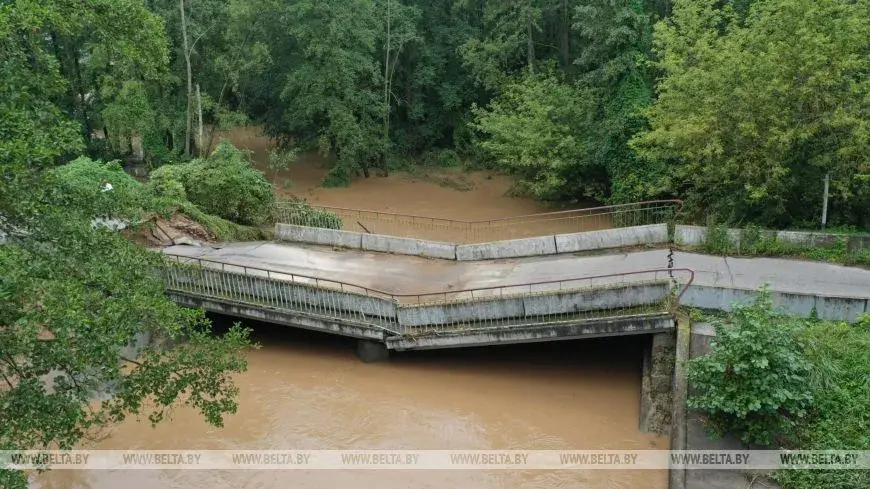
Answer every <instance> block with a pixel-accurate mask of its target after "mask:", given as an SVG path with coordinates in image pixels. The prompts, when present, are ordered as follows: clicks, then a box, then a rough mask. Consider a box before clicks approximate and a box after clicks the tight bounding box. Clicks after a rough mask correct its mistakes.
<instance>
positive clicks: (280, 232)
mask: <svg viewBox="0 0 870 489" xmlns="http://www.w3.org/2000/svg"><path fill="white" fill-rule="evenodd" d="M702 229H703V228H702ZM275 237H276V239H278V240H279V241H290V242H294V243H308V244H315V245H325V246H340V247H344V248H353V249H358V250H365V251H375V252H383V253H396V254H400V255H411V256H422V257H428V258H441V259H445V260H460V261H476V260H496V259H502V258H520V257H524V256H542V255H555V254H557V253H573V252H577V251H591V250H600V249H608V248H623V247H629V246H642V245H648V244H663V243H667V242H668V227H667V224H651V225H648V226H634V227H626V228H618V229H606V230H602V231H587V232H583V233H572V234H560V235H556V236H539V237H536V238H525V239H512V240H506V241H494V242H490V243H477V244H467V245H457V244H453V243H445V242H439V241H426V240H421V239H413V238H401V237H398V236H386V235H381V234H366V233H358V232H355V231H339V230H335V229H323V228H312V227H307V226H296V225H292V224H276V225H275Z"/></svg>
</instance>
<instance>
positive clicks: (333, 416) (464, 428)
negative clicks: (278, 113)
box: [33, 318, 668, 489]
mask: <svg viewBox="0 0 870 489" xmlns="http://www.w3.org/2000/svg"><path fill="white" fill-rule="evenodd" d="M226 320H227V319H226V318H218V321H219V322H225V321H226ZM248 326H251V327H253V328H254V331H255V339H256V341H258V342H259V343H260V344H261V345H262V348H261V349H259V350H252V351H250V352H249V353H248V359H249V369H248V371H247V372H245V373H244V374H241V375H238V376H237V377H236V382H237V383H238V386H239V387H240V389H241V393H240V395H239V411H238V413H237V414H236V415H234V416H230V417H228V418H227V419H226V425H225V427H224V428H220V429H218V428H214V427H211V426H209V425H208V424H206V423H205V422H204V421H203V420H202V419H201V418H200V416H199V415H198V413H196V412H194V411H192V410H188V409H183V408H180V409H176V410H175V411H174V412H173V415H172V417H171V419H170V420H168V421H165V422H163V423H162V424H160V425H158V426H157V427H156V428H152V427H151V425H150V424H149V423H148V422H147V421H146V420H144V419H140V420H132V419H131V420H128V421H126V422H124V423H122V424H121V425H119V426H116V427H113V428H112V429H110V431H109V432H108V433H107V437H105V438H104V439H102V440H101V441H98V442H92V443H86V444H84V445H83V446H82V448H91V449H128V450H147V449H155V450H161V449H162V450H180V449H224V450H225V449H250V450H268V449H281V450H296V449H303V450H305V449H307V450H317V449H423V450H425V449H440V450H444V449H473V450H477V449H505V450H506V449H515V450H533V449H566V450H596V449H609V450H619V449H626V450H631V449H640V450H643V449H667V448H668V440H667V438H666V437H663V436H657V435H651V434H645V433H641V432H640V431H639V430H638V428H637V425H638V411H639V398H640V378H641V359H642V349H643V346H644V344H645V342H646V341H648V337H642V336H641V337H622V338H610V339H599V340H581V341H566V342H557V343H539V344H530V345H514V346H504V347H497V348H492V347H491V348H470V349H456V350H441V351H430V352H413V353H411V352H409V353H404V354H394V356H393V357H392V358H391V359H390V361H389V362H387V363H382V364H364V363H362V362H360V361H359V360H358V359H357V358H356V357H355V355H354V353H353V342H352V341H350V340H345V339H341V338H337V337H333V336H327V335H321V334H318V333H309V332H304V331H298V330H292V329H289V328H285V327H282V326H276V325H270V324H264V323H248ZM33 487H36V488H41V489H72V488H87V489H115V488H123V489H161V488H173V489H176V488H178V489H181V488H184V489H218V488H257V489H267V488H268V489H272V488H274V489H283V488H289V487H293V488H312V489H321V488H329V489H331V488H336V489H339V488H354V489H368V488H371V489H405V488H415V489H416V488H432V489H435V488H438V489H454V488H480V489H490V488H491V489H557V488H566V489H567V488H571V489H586V488H589V489H664V488H666V487H667V473H666V472H665V471H648V470H647V471H618V470H588V471H577V470H562V471H556V470H553V471H544V470H527V471H513V470H416V471H415V470H368V471H367V470H340V471H339V470H312V471H303V470H286V471H279V470H270V471H241V470H236V471H195V470H174V471H173V470H160V471H145V470H127V471H55V472H48V473H45V474H41V475H40V476H38V477H37V478H36V479H35V480H34V484H33Z"/></svg>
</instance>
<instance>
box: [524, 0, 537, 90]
mask: <svg viewBox="0 0 870 489" xmlns="http://www.w3.org/2000/svg"><path fill="white" fill-rule="evenodd" d="M530 3H531V2H530ZM533 30H534V26H533V25H532V9H531V5H529V12H528V19H527V22H526V31H527V32H526V33H527V34H528V37H529V38H528V40H527V41H526V47H527V53H526V56H527V61H528V63H529V72H530V73H534V72H535V40H534V38H533V37H532V33H533Z"/></svg>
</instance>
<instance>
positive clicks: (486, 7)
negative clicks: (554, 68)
mask: <svg viewBox="0 0 870 489" xmlns="http://www.w3.org/2000/svg"><path fill="white" fill-rule="evenodd" d="M482 4H483V5H482V20H483V23H482V24H483V29H482V30H483V32H482V36H480V37H473V38H471V39H469V40H468V41H467V42H466V43H465V45H464V46H463V47H462V57H463V59H464V60H465V63H466V64H467V66H468V67H469V69H470V70H471V71H472V72H473V73H474V74H475V76H476V77H477V79H478V81H479V82H480V83H481V84H483V86H485V87H487V88H488V89H491V90H492V89H497V88H498V87H499V86H500V85H501V84H502V83H504V82H506V81H507V80H508V77H510V76H513V75H517V74H519V72H520V70H521V69H522V68H525V69H526V70H528V71H529V72H531V73H534V72H535V65H536V63H537V59H538V58H537V57H536V54H535V37H536V35H537V33H538V32H539V31H540V30H541V27H540V22H541V17H542V16H543V9H544V8H551V7H553V5H552V2H550V1H548V0H509V1H498V0H485V1H484V2H482Z"/></svg>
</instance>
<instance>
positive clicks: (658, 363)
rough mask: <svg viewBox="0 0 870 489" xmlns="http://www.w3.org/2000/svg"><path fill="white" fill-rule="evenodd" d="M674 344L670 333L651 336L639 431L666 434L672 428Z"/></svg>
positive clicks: (645, 353)
mask: <svg viewBox="0 0 870 489" xmlns="http://www.w3.org/2000/svg"><path fill="white" fill-rule="evenodd" d="M675 346H676V341H675V338H674V334H673V332H672V331H669V332H666V333H656V334H654V335H652V341H650V345H649V346H648V347H647V348H646V349H645V350H644V355H643V378H642V380H641V394H640V430H641V431H645V432H650V433H660V434H667V433H668V432H670V427H671V410H672V402H671V400H672V395H671V386H672V382H673V378H674V365H675V357H674V355H675Z"/></svg>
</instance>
